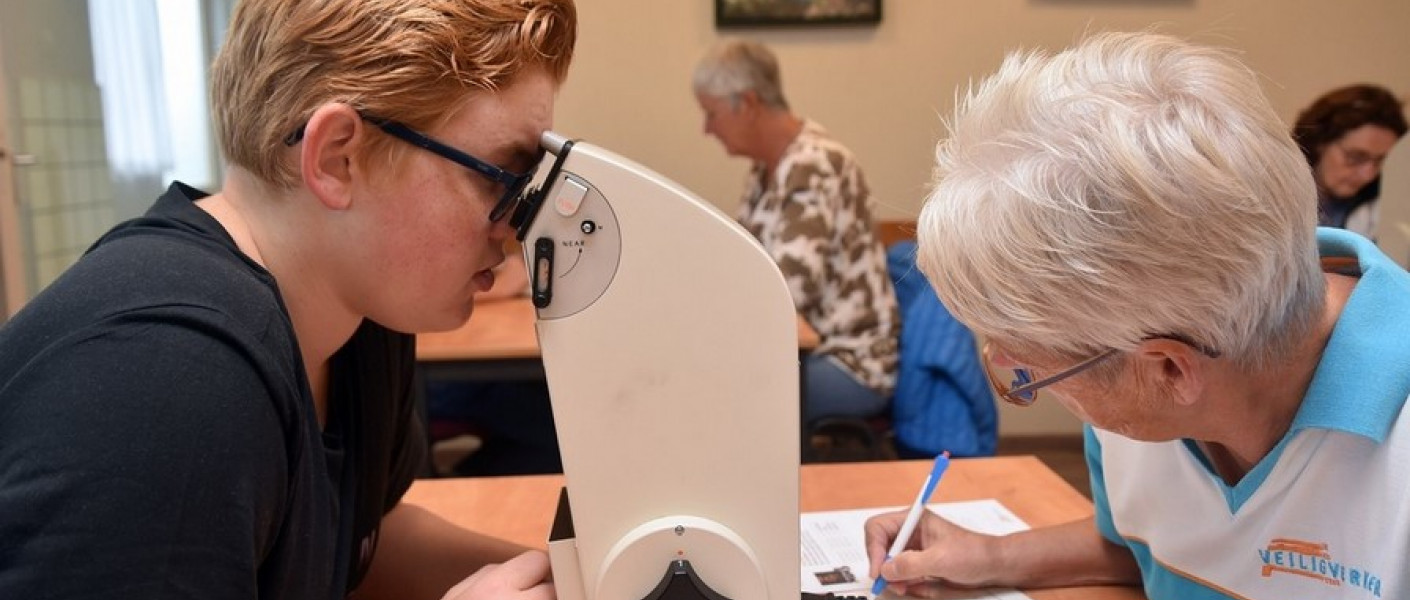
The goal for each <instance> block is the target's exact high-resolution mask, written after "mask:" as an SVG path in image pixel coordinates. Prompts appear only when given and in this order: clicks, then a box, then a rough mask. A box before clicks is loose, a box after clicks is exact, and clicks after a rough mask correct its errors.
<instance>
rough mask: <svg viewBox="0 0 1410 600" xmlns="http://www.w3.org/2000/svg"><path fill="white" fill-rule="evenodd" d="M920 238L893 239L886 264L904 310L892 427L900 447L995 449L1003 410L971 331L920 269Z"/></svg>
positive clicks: (909, 450)
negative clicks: (993, 392) (941, 299)
mask: <svg viewBox="0 0 1410 600" xmlns="http://www.w3.org/2000/svg"><path fill="white" fill-rule="evenodd" d="M915 257H916V243H915V241H912V240H906V241H901V242H897V243H895V244H893V245H892V246H891V247H890V248H889V249H888V250H887V252H886V259H887V270H888V271H889V272H890V275H891V281H892V283H894V284H895V286H896V299H897V301H898V302H899V304H900V309H901V340H900V344H901V355H900V369H899V372H898V374H897V379H896V392H895V396H894V397H893V398H892V415H891V420H892V427H893V429H894V431H895V435H896V443H897V446H898V450H899V451H900V452H901V453H902V454H903V455H906V454H910V455H918V454H923V455H930V456H934V455H936V454H939V453H940V452H941V451H944V450H949V451H950V454H951V455H952V456H992V455H993V454H994V447H995V445H996V444H997V442H998V428H999V415H998V408H997V407H996V406H995V404H994V396H993V394H992V393H991V392H990V391H989V380H988V378H987V377H985V375H984V367H983V365H982V364H980V362H979V361H980V359H979V352H978V351H977V348H976V345H975V340H974V334H972V333H970V331H969V329H968V328H967V327H965V326H964V325H963V324H961V323H960V322H959V321H956V320H955V318H954V317H953V316H952V315H950V311H948V310H946V309H945V305H944V304H941V303H940V299H939V298H938V297H936V295H935V290H934V289H932V288H931V287H930V282H929V281H927V280H926V279H925V276H924V275H922V274H921V272H920V271H919V270H917V269H916V268H915Z"/></svg>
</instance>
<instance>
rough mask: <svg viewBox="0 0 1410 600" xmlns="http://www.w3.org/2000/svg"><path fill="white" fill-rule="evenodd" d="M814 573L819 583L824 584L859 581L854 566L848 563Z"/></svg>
mask: <svg viewBox="0 0 1410 600" xmlns="http://www.w3.org/2000/svg"><path fill="white" fill-rule="evenodd" d="M813 575H814V576H816V577H817V578H818V583H820V584H822V585H842V584H846V583H855V582H856V581H857V576H856V575H853V574H852V568H851V567H849V566H847V565H842V566H840V567H837V568H835V569H833V570H831V571H822V572H818V573H813Z"/></svg>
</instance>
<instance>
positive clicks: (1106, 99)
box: [866, 33, 1410, 599]
mask: <svg viewBox="0 0 1410 600" xmlns="http://www.w3.org/2000/svg"><path fill="white" fill-rule="evenodd" d="M1287 132H1288V128H1287V127H1286V126H1285V125H1284V124H1283V122H1282V121H1280V120H1279V118H1278V116H1277V115H1276V114H1275V112H1274V111H1273V109H1272V108H1271V106H1270V105H1269V103H1268V100H1267V99H1266V98H1265V97H1264V96H1263V95H1262V93H1261V92H1260V90H1259V86H1258V78H1257V76H1256V75H1255V74H1254V73H1253V72H1252V71H1251V70H1250V69H1248V68H1247V67H1245V66H1243V65H1241V64H1240V63H1239V62H1237V61H1236V60H1235V59H1233V58H1231V57H1230V56H1229V54H1228V53H1226V52H1223V51H1219V50H1215V49H1211V48H1207V47H1202V46H1198V45H1193V44H1189V43H1186V42H1183V41H1180V40H1177V39H1174V38H1171V37H1166V36H1162V35H1157V34H1151V33H1141V34H1104V35H1097V36H1094V37H1092V38H1090V39H1088V40H1086V41H1084V42H1082V43H1081V44H1079V45H1078V46H1077V47H1075V48H1072V49H1070V50H1067V51H1065V52H1062V53H1059V54H1056V55H1045V54H1042V53H1037V52H1032V53H1019V54H1015V55H1012V56H1010V57H1009V58H1008V60H1006V61H1005V62H1004V64H1003V66H1002V67H1001V68H1000V70H999V72H998V73H997V74H995V75H993V76H992V77H990V78H989V79H988V80H986V81H985V82H984V83H983V84H981V85H980V86H979V87H978V88H977V89H976V90H973V91H971V92H970V93H969V94H968V97H967V98H966V99H965V101H964V102H963V106H962V108H961V109H960V110H959V111H958V113H957V116H956V117H955V118H954V120H953V122H951V123H950V137H949V139H947V140H946V141H944V142H942V143H941V144H940V145H939V147H938V149H937V151H936V158H937V170H936V181H935V184H934V190H933V192H932V194H931V196H930V197H929V199H928V200H927V201H926V203H925V207H924V208H923V210H922V214H921V218H920V221H919V240H920V259H919V262H920V265H921V268H922V270H923V271H924V272H925V273H926V275H927V276H928V277H929V278H930V279H931V281H932V282H933V283H934V285H935V288H936V290H937V291H938V293H939V295H940V297H941V298H942V299H943V300H944V302H945V304H946V305H947V306H948V307H949V308H950V309H951V310H952V311H953V312H954V313H955V315H956V316H957V317H958V318H959V319H960V320H961V321H963V322H965V323H966V324H968V325H969V326H970V327H971V328H972V329H973V330H974V331H975V332H976V333H978V334H980V335H981V336H983V337H984V338H985V339H987V342H988V343H987V344H986V346H985V348H984V357H985V359H986V363H987V365H988V367H989V369H990V372H991V379H992V381H993V383H994V386H995V388H996V389H997V390H998V391H999V393H1000V394H1001V395H1002V396H1003V397H1004V398H1005V399H1007V400H1008V401H1010V402H1013V403H1016V404H1022V405H1027V404H1031V403H1033V402H1034V401H1040V400H1045V401H1050V402H1059V403H1061V404H1062V405H1063V406H1064V407H1066V408H1067V409H1068V410H1070V411H1072V412H1073V413H1074V414H1076V415H1077V416H1079V417H1080V418H1081V419H1082V420H1083V421H1085V422H1086V423H1087V427H1086V442H1087V457H1088V463H1089V466H1090V468H1091V476H1092V494H1093V499H1094V501H1095V504H1096V514H1095V515H1094V516H1092V517H1090V518H1087V519H1084V520H1080V521H1076V522H1072V523H1067V524H1063V525H1057V526H1050V527H1042V528H1038V529H1033V530H1030V531H1025V532H1021V533H1016V534H1013V535H1008V536H1001V537H995V536H986V535H980V534H977V533H973V532H970V531H966V530H964V529H961V528H959V527H956V526H954V525H952V524H950V523H948V522H946V521H944V520H942V519H941V518H939V517H937V516H935V515H934V514H927V515H926V516H925V520H924V521H923V522H922V524H921V526H920V528H919V530H918V531H917V532H916V535H915V536H914V537H913V538H912V540H911V543H910V545H909V546H908V548H909V550H908V551H905V552H901V553H900V554H899V555H898V556H896V557H895V558H894V559H892V560H890V561H885V560H884V557H885V552H886V549H887V547H889V546H890V544H891V542H892V539H893V538H894V537H895V536H896V535H897V531H898V529H899V528H900V525H901V520H902V517H903V516H902V515H897V514H888V515H884V516H880V517H877V518H874V519H872V520H871V521H869V522H868V524H867V532H866V535H867V549H868V554H869V556H870V558H871V565H872V574H873V575H878V574H879V575H884V576H885V577H886V578H887V580H888V581H890V582H892V583H891V585H892V588H893V589H894V590H896V591H900V592H904V593H910V594H915V595H924V594H926V593H927V592H931V591H934V590H929V589H927V588H929V587H932V586H943V585H958V586H990V585H1002V586H1015V587H1044V586H1069V585H1081V584H1104V583H1119V584H1136V583H1140V584H1142V585H1143V586H1144V588H1145V593H1146V594H1147V595H1148V596H1149V597H1150V598H1153V599H1174V598H1179V599H1188V598H1334V597H1335V598H1361V599H1369V598H1405V597H1407V596H1410V587H1407V583H1410V582H1407V576H1410V511H1407V509H1406V508H1405V506H1406V504H1405V498H1406V485H1407V482H1410V414H1407V412H1406V411H1404V410H1403V406H1404V404H1405V402H1406V397H1407V395H1410V338H1407V336H1406V332H1410V275H1407V274H1406V272H1405V271H1404V270H1403V269H1402V268H1400V267H1399V266H1397V265H1396V264H1395V263H1393V262H1392V261H1391V260H1390V259H1388V258H1387V257H1386V256H1385V255H1384V254H1382V253H1381V252H1380V251H1379V250H1377V248H1376V247H1375V246H1374V245H1373V244H1371V243H1370V242H1369V241H1367V240H1366V239H1365V238H1363V237H1360V236H1357V235H1353V234H1348V233H1346V232H1343V231H1340V230H1333V229H1317V228H1316V223H1317V213H1316V202H1315V199H1316V194H1317V188H1316V186H1315V185H1314V183H1313V181H1312V178H1311V174H1310V173H1309V171H1308V169H1307V163H1306V161H1305V160H1304V158H1303V156H1302V154H1301V152H1300V151H1299V150H1298V147H1297V145H1296V144H1295V143H1293V141H1292V139H1291V138H1290V137H1289V135H1288V133H1287ZM1001 369H1002V370H1003V371H1002V372H1003V373H1005V374H1007V373H1008V372H1009V371H1013V374H1014V377H1012V378H1010V377H1007V376H1004V377H1000V376H999V375H998V373H999V372H1000V371H999V370H1001ZM1040 390H1041V391H1040Z"/></svg>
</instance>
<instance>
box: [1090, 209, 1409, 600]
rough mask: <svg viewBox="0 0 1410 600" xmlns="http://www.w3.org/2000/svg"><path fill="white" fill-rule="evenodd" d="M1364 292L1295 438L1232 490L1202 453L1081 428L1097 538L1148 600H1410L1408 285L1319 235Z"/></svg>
mask: <svg viewBox="0 0 1410 600" xmlns="http://www.w3.org/2000/svg"><path fill="white" fill-rule="evenodd" d="M1317 237H1318V242H1319V243H1320V246H1321V254H1322V256H1323V257H1329V256H1346V257H1356V259H1357V260H1358V262H1359V264H1360V281H1359V282H1358V283H1357V285H1356V288H1355V289H1354V290H1353V292H1352V294H1351V297H1350V299H1349V300H1348V302H1347V304H1346V307H1345V308H1344V309H1343V311H1342V314H1341V316H1340V318H1339V319H1338V320H1337V324H1336V327H1335V329H1334V330H1333V331H1332V336H1331V338H1330V339H1329V340H1328V342H1327V347H1326V350H1325V351H1324V353H1323V356H1322V360H1321V362H1320V363H1319V364H1318V365H1317V371H1316V373H1315V375H1314V376H1313V379H1312V383H1311V385H1310V387H1309V388H1308V391H1307V396H1306V397H1305V398H1303V401H1302V406H1301V407H1300V408H1299V409H1298V412H1297V415H1296V416H1295V417H1294V419H1293V424H1292V427H1291V428H1290V429H1289V430H1288V432H1287V434H1285V435H1284V436H1283V438H1282V440H1280V441H1279V442H1278V444H1277V445H1276V446H1274V448H1273V450H1272V451H1271V452H1269V453H1268V455H1267V456H1265V457H1263V460H1261V461H1259V463H1258V464H1257V465H1256V466H1255V467H1254V469H1253V470H1252V471H1250V472H1249V473H1248V474H1247V475H1245V476H1244V478H1243V480H1241V481H1239V482H1238V484H1237V485H1234V486H1232V487H1231V486H1229V485H1227V484H1225V483H1224V481H1223V480H1222V479H1220V478H1219V477H1218V476H1217V475H1215V473H1214V470H1213V469H1212V468H1211V466H1210V464H1209V463H1208V462H1207V460H1206V459H1205V458H1204V455H1203V454H1202V453H1201V452H1199V451H1198V450H1197V449H1196V447H1195V445H1194V442H1192V441H1190V440H1177V441H1171V442H1161V443H1147V442H1137V441H1132V440H1129V439H1126V438H1123V437H1121V436H1119V435H1116V434H1113V433H1110V432H1106V431H1101V430H1096V429H1092V428H1090V427H1088V428H1087V431H1086V437H1087V462H1088V465H1089V467H1090V468H1091V472H1092V495H1093V500H1094V502H1095V503H1096V509H1097V527H1098V529H1099V530H1100V531H1101V532H1102V534H1103V535H1104V536H1106V538H1107V539H1109V540H1111V541H1112V542H1114V543H1117V544H1121V545H1124V546H1126V547H1128V548H1129V549H1130V550H1131V552H1132V553H1133V554H1134V555H1135V557H1136V560H1137V562H1138V563H1140V566H1141V573H1142V577H1143V579H1144V583H1145V589H1146V594H1147V595H1148V596H1149V597H1150V598H1151V599H1152V600H1166V599H1170V600H1175V599H1178V600H1200V599H1204V598H1240V599H1242V598H1250V599H1254V598H1256V599H1265V598H1266V599H1294V598H1297V599H1301V598H1308V599H1310V598H1317V599H1323V598H1345V599H1348V600H1350V599H1355V600H1370V599H1376V598H1406V597H1410V411H1402V410H1401V408H1402V407H1403V406H1404V405H1405V402H1406V398H1407V396H1410V275H1407V273H1406V272H1405V271H1404V270H1403V269H1401V268H1400V267H1399V266H1398V265H1396V264H1395V263H1394V262H1392V261H1391V260H1390V259H1389V258H1387V257H1386V256H1385V255H1384V254H1382V253H1381V252H1380V250H1378V249H1377V248H1376V246H1375V245H1374V244H1372V243H1371V242H1370V241H1368V240H1366V239H1365V238H1362V237H1360V236H1357V235H1352V234H1349V233H1347V232H1344V231H1340V230H1332V229H1319V230H1318V232H1317Z"/></svg>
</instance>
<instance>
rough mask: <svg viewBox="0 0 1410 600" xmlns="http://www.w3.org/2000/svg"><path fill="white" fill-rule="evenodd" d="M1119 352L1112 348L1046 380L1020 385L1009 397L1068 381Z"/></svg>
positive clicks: (1045, 378) (1010, 390) (1013, 389)
mask: <svg viewBox="0 0 1410 600" xmlns="http://www.w3.org/2000/svg"><path fill="white" fill-rule="evenodd" d="M1117 352H1119V350H1117V349H1116V348H1110V349H1108V350H1107V351H1106V352H1102V353H1101V354H1098V355H1096V356H1093V357H1091V358H1089V359H1087V360H1084V361H1082V362H1080V363H1077V364H1075V365H1072V366H1070V367H1068V368H1066V369H1063V370H1062V371H1059V372H1057V373H1056V374H1053V375H1051V376H1049V377H1044V378H1042V379H1039V380H1038V381H1030V382H1028V383H1025V384H1023V385H1020V386H1018V387H1015V388H1011V389H1009V395H1018V394H1024V393H1027V392H1030V391H1033V390H1036V389H1039V388H1044V387H1047V386H1050V385H1052V384H1054V383H1057V382H1059V381H1062V380H1064V379H1067V378H1068V377H1071V376H1073V375H1076V374H1078V373H1081V372H1082V371H1085V370H1087V368H1089V367H1091V366H1092V365H1094V364H1096V363H1098V362H1101V361H1103V360H1106V359H1107V357H1109V356H1111V355H1113V354H1116V353H1117Z"/></svg>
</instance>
